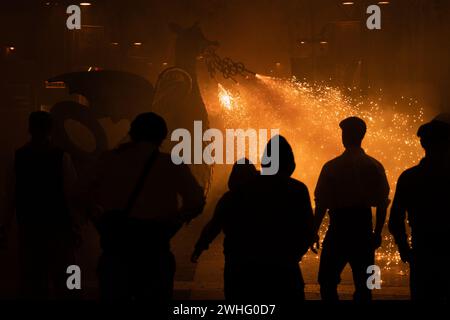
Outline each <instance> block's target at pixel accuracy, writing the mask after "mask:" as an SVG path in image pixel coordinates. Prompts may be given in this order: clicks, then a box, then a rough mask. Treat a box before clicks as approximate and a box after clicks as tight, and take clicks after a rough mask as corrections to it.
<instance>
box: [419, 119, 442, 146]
mask: <svg viewBox="0 0 450 320" xmlns="http://www.w3.org/2000/svg"><path fill="white" fill-rule="evenodd" d="M417 136H418V137H419V138H420V143H421V145H422V147H423V148H424V149H425V150H426V151H429V150H430V149H432V148H435V147H438V148H439V147H446V146H447V147H448V145H449V143H450V125H449V124H448V123H446V122H443V121H440V120H432V121H431V122H428V123H425V124H423V125H421V126H420V127H419V130H418V131H417Z"/></svg>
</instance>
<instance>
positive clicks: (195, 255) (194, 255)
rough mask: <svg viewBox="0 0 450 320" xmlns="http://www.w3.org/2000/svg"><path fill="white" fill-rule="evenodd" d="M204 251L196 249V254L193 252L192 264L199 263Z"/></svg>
mask: <svg viewBox="0 0 450 320" xmlns="http://www.w3.org/2000/svg"><path fill="white" fill-rule="evenodd" d="M202 252H203V250H198V249H195V250H194V252H192V255H191V262H192V263H197V262H198V258H200V256H201V255H202Z"/></svg>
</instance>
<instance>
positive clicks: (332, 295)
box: [312, 117, 389, 301]
mask: <svg viewBox="0 0 450 320" xmlns="http://www.w3.org/2000/svg"><path fill="white" fill-rule="evenodd" d="M339 126H340V127H341V129H342V142H343V144H344V147H345V152H344V153H343V154H342V155H340V156H338V157H337V158H335V159H333V160H331V161H329V162H327V163H326V164H325V165H324V166H323V168H322V172H321V173H320V177H319V180H318V182H317V186H316V190H315V200H316V210H315V223H314V231H315V234H316V237H315V245H316V248H317V247H318V246H319V245H318V242H319V236H318V231H319V228H320V225H321V223H322V220H323V217H324V216H325V214H326V212H327V211H328V212H329V216H330V225H329V228H328V231H327V234H326V236H325V239H324V242H323V250H322V254H321V257H320V267H319V284H320V293H321V296H322V299H323V300H331V301H336V300H338V299H339V297H338V293H337V286H338V284H339V282H340V274H341V272H342V270H343V269H344V267H345V265H346V264H347V263H350V266H351V268H352V273H353V282H354V285H355V293H354V295H353V299H354V300H356V301H368V300H371V292H370V290H369V289H368V288H367V284H366V281H367V277H368V274H367V273H366V272H367V267H368V266H370V265H373V264H374V260H375V250H376V249H377V248H379V247H380V246H381V231H382V229H383V225H384V222H385V220H386V209H387V205H388V195H389V184H388V181H387V178H386V174H385V171H384V168H383V166H382V165H381V163H380V162H378V161H377V160H375V159H374V158H372V157H370V156H368V155H367V154H366V153H365V152H364V150H363V149H362V148H361V143H362V140H363V138H364V135H365V133H366V124H365V122H364V121H363V120H362V119H360V118H357V117H350V118H347V119H344V120H343V121H342V122H341V123H340V124H339ZM371 207H376V226H375V231H374V230H373V224H372V210H371ZM312 249H313V250H315V248H314V245H313V248H312Z"/></svg>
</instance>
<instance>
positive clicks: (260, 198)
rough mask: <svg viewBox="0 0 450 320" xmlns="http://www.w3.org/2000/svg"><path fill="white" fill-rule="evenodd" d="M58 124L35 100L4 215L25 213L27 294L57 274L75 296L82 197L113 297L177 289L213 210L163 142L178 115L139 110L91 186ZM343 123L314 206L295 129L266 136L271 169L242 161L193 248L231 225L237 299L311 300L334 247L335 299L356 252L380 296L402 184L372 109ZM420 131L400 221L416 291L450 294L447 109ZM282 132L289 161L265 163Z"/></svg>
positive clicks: (163, 296)
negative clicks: (204, 218) (199, 227)
mask: <svg viewBox="0 0 450 320" xmlns="http://www.w3.org/2000/svg"><path fill="white" fill-rule="evenodd" d="M52 126H53V123H52V118H51V116H50V114H49V113H46V112H42V111H38V112H33V113H31V115H30V117H29V133H30V136H31V139H30V141H29V142H28V143H27V144H26V145H24V146H23V147H21V148H20V149H18V150H17V151H16V154H15V161H14V168H13V169H12V170H11V176H10V177H9V186H8V190H7V194H6V197H7V201H6V204H7V205H6V208H7V209H6V211H5V213H6V214H5V215H4V216H3V217H2V220H1V224H0V242H1V243H4V241H5V240H6V234H7V228H8V227H9V226H10V224H11V220H12V218H13V216H14V214H15V216H16V219H17V224H18V228H19V250H20V254H19V256H20V275H21V277H20V279H21V294H22V295H23V297H25V298H45V297H47V296H48V295H49V283H50V282H52V283H53V288H54V290H55V291H56V296H57V297H70V296H71V295H73V293H71V292H70V290H68V288H67V287H66V279H67V274H66V268H67V266H68V265H71V264H73V263H74V254H75V250H76V248H77V246H78V244H79V242H80V240H81V239H80V232H79V222H78V220H79V217H77V214H75V212H77V211H76V210H74V208H77V209H80V208H82V210H83V211H84V212H88V214H87V216H88V217H89V219H90V220H91V221H92V222H93V223H94V225H95V226H96V228H97V231H98V233H99V235H100V242H101V249H102V250H101V256H100V258H99V263H98V270H97V271H98V280H99V287H100V294H101V298H102V299H104V300H117V299H120V300H140V301H151V302H152V303H154V302H161V303H164V302H167V301H170V300H171V299H172V297H173V286H174V274H175V258H174V256H173V254H172V252H171V248H170V240H171V239H172V238H173V236H174V235H175V234H176V233H177V232H178V231H179V230H180V228H181V227H182V226H183V225H184V224H186V223H188V222H190V221H191V220H192V219H194V218H195V217H197V216H198V215H199V214H201V213H202V211H203V209H204V206H205V196H204V190H203V189H202V188H201V187H200V185H199V184H198V182H197V181H196V179H195V177H194V176H193V174H192V173H191V171H190V169H189V167H188V166H187V165H184V164H181V165H175V164H174V163H173V161H172V159H171V155H170V154H167V153H163V152H162V151H160V146H161V144H162V143H163V141H164V140H165V139H166V137H167V134H168V129H167V126H166V123H165V121H164V119H163V118H162V117H160V116H158V115H157V114H155V113H151V112H149V113H143V114H140V115H138V116H137V117H136V118H135V119H134V120H133V121H132V123H131V126H130V130H129V136H130V141H129V142H127V143H123V144H121V145H119V146H118V147H117V148H116V149H114V150H110V151H107V152H106V153H105V154H104V155H103V156H101V158H100V159H98V161H97V165H96V166H95V168H94V170H93V173H92V174H91V175H89V177H87V179H86V180H88V182H87V183H85V184H83V188H77V181H78V180H80V179H79V178H77V174H76V170H75V169H74V165H73V163H72V160H71V157H70V155H69V154H68V153H66V152H64V150H61V149H60V148H58V147H56V146H55V145H54V144H53V143H52ZM340 128H341V130H342V143H343V145H344V147H345V151H344V152H343V153H342V154H341V155H340V156H338V157H336V158H335V159H332V160H330V161H329V162H327V163H326V164H325V165H324V166H323V168H322V171H321V173H320V176H319V178H318V182H317V186H316V189H315V192H314V199H315V210H314V212H313V208H312V205H311V200H310V195H309V191H308V188H307V187H306V185H305V184H303V183H302V182H300V181H298V180H296V179H294V178H292V177H291V175H292V174H293V172H294V170H295V168H296V163H295V160H294V153H293V151H292V148H291V146H290V145H289V143H288V141H287V140H286V139H285V138H284V137H282V136H275V137H272V140H271V141H269V143H268V144H267V145H266V148H265V150H264V153H263V159H262V161H261V163H262V165H261V172H259V171H258V170H257V169H256V167H255V165H254V164H252V163H251V162H250V161H249V160H247V159H244V161H241V163H236V164H235V165H234V166H233V168H232V171H231V174H230V176H229V180H228V191H227V192H226V193H225V194H223V196H222V197H221V198H220V199H219V201H218V203H217V205H216V207H215V211H214V213H213V216H212V218H211V220H210V221H209V222H208V223H207V224H206V225H205V227H204V229H203V231H202V232H201V234H200V236H199V239H198V241H197V243H196V245H195V248H193V253H192V257H191V260H192V262H194V263H195V262H197V260H198V259H199V257H200V256H201V254H202V252H204V251H205V250H207V249H208V247H209V245H210V244H211V242H212V241H213V240H214V239H215V238H216V237H217V235H218V234H219V233H220V232H223V233H224V235H225V238H224V243H223V247H224V251H223V252H224V255H225V268H224V293H225V298H226V299H227V300H229V301H281V300H283V301H284V300H288V301H302V300H304V299H305V293H304V281H303V277H302V272H301V268H300V264H299V263H300V261H301V260H302V257H303V256H304V255H305V254H306V253H307V252H308V250H312V251H313V252H315V253H317V250H318V249H319V248H320V247H322V251H321V254H320V266H319V272H318V282H319V284H320V294H321V297H322V299H323V300H327V301H336V300H338V299H339V297H338V290H337V288H338V285H339V283H340V275H341V273H342V271H343V269H344V267H345V266H346V265H347V264H350V266H351V269H352V274H353V280H354V286H355V292H354V300H356V301H369V300H371V298H372V297H371V290H370V289H369V288H368V286H367V278H368V276H369V274H368V273H367V269H368V267H369V266H371V265H374V264H375V251H376V250H377V249H378V248H379V247H380V246H381V243H382V230H383V226H384V224H385V221H386V216H387V209H388V206H389V204H390V200H389V192H390V190H389V184H388V181H387V178H386V174H385V170H384V168H383V165H382V164H381V163H380V162H379V161H377V160H376V159H374V158H373V157H371V156H369V155H368V154H366V153H365V151H364V150H363V149H362V147H361V143H362V141H363V138H364V136H365V134H366V130H367V128H366V124H365V122H364V121H363V120H362V119H360V118H357V117H350V118H347V119H344V120H343V121H342V122H341V123H340ZM417 135H418V137H419V138H420V142H421V145H422V147H423V148H424V150H425V157H424V158H423V159H422V160H421V161H420V163H419V164H418V165H416V166H414V167H412V168H410V169H407V170H406V171H405V172H403V173H402V175H401V176H400V178H399V179H398V182H397V184H396V191H395V196H394V199H393V203H392V207H391V211H390V218H389V223H388V225H389V230H390V232H391V234H392V235H393V236H394V239H395V242H396V244H397V245H398V250H399V252H400V256H401V259H402V261H404V262H407V263H408V264H409V266H410V287H411V298H412V299H416V300H431V301H447V302H448V299H449V290H450V289H449V288H450V283H449V277H448V276H447V274H446V273H447V264H446V263H447V261H449V259H448V258H449V251H448V248H449V232H450V223H449V217H450V198H449V196H450V151H449V150H450V124H449V123H448V119H445V117H442V118H440V117H437V118H435V119H434V120H432V121H431V122H429V123H426V124H424V125H422V126H421V127H420V128H419V130H418V133H417ZM273 139H277V141H278V152H279V157H278V161H279V170H278V172H277V173H276V174H275V175H265V174H264V170H266V169H267V168H268V167H270V161H271V160H270V159H272V161H273V159H274V158H273V154H272V153H273V152H275V150H272V149H273V147H272V146H273V144H272V143H271V142H273ZM392 156H395V155H392ZM372 208H375V209H376V219H375V224H374V223H373V222H372V220H373V219H372ZM78 211H79V210H78ZM327 213H328V215H329V221H330V223H329V227H328V230H327V232H326V235H325V238H324V240H323V242H322V245H321V242H320V238H319V235H318V234H319V229H320V226H321V224H322V220H323V218H324V217H325V215H326V214H327ZM406 223H408V224H409V226H410V229H411V233H410V234H408V232H407V227H406Z"/></svg>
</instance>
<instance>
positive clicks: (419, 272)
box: [389, 118, 450, 302]
mask: <svg viewBox="0 0 450 320" xmlns="http://www.w3.org/2000/svg"><path fill="white" fill-rule="evenodd" d="M417 135H418V137H419V138H420V143H421V145H422V147H423V149H424V150H425V157H424V158H423V159H422V160H421V161H420V163H419V164H418V165H416V166H414V167H412V168H409V169H407V170H406V171H404V172H403V173H402V174H401V175H400V177H399V179H398V182H397V188H396V191H395V196H394V201H393V204H392V208H391V212H390V218H389V230H390V232H391V233H392V235H393V236H394V239H395V242H396V244H397V246H398V250H399V252H400V257H401V259H402V261H403V262H407V263H409V266H410V292H411V299H413V300H419V301H424V300H427V301H435V302H438V301H440V302H448V301H449V292H450V281H449V277H448V268H447V267H446V266H447V263H448V261H449V258H450V255H449V246H450V243H449V242H450V241H449V234H450V198H449V195H450V161H449V149H450V148H449V146H450V124H449V123H446V122H444V121H441V120H440V118H436V119H435V120H433V121H431V122H429V123H426V124H424V125H422V126H421V127H420V128H419V130H418V132H417ZM406 220H408V223H409V226H410V230H411V243H410V242H409V241H408V234H407V231H406V227H405V221H406Z"/></svg>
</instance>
